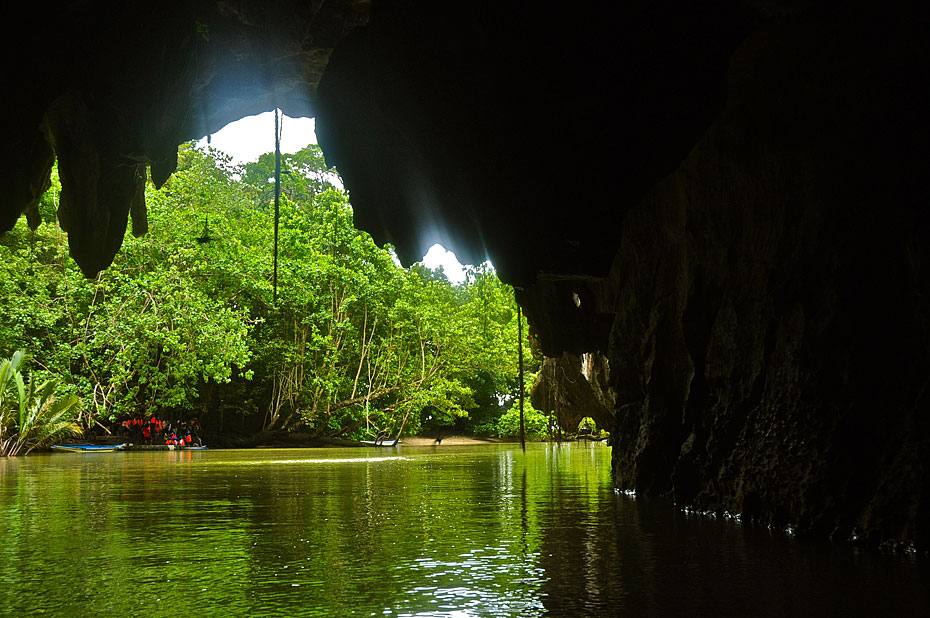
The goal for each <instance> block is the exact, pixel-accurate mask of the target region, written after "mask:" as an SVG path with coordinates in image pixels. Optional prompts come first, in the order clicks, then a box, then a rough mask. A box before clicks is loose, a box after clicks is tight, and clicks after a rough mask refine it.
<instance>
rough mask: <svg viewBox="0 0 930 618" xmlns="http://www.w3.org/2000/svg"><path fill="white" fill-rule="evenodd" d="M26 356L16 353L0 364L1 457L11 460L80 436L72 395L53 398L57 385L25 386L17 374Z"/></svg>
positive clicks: (75, 401)
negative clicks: (59, 441) (74, 417)
mask: <svg viewBox="0 0 930 618" xmlns="http://www.w3.org/2000/svg"><path fill="white" fill-rule="evenodd" d="M24 358H25V354H24V353H23V351H22V350H18V351H16V352H15V353H14V354H13V356H12V358H10V360H4V361H3V363H2V364H0V455H2V456H7V457H12V456H15V455H19V454H24V455H25V454H27V453H29V451H31V450H33V449H35V448H40V447H44V446H48V445H50V444H51V443H52V442H54V441H55V440H57V439H58V438H60V437H62V436H65V435H80V433H81V429H80V427H79V426H78V425H77V423H75V422H74V419H73V413H74V411H75V409H76V408H77V405H78V398H77V396H75V395H68V396H67V397H63V398H58V397H55V390H56V388H57V386H58V383H57V382H56V381H55V380H46V381H44V382H42V383H41V384H40V385H39V386H38V387H36V386H35V384H34V381H33V380H29V383H28V384H27V383H26V381H25V380H24V379H23V374H22V373H21V372H20V371H19V366H20V365H21V364H22V362H23V359H24Z"/></svg>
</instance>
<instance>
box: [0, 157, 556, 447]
mask: <svg viewBox="0 0 930 618" xmlns="http://www.w3.org/2000/svg"><path fill="white" fill-rule="evenodd" d="M273 166H274V157H273V155H263V156H262V157H260V158H259V160H258V161H256V162H254V163H249V164H246V165H244V166H239V165H233V164H232V163H231V162H230V160H229V159H228V158H227V157H226V156H225V155H222V154H221V153H218V152H216V151H212V150H206V151H204V150H199V149H196V148H194V147H193V146H192V145H188V146H186V147H184V148H182V150H181V153H180V155H179V166H178V171H177V172H176V173H175V174H174V175H173V176H172V177H171V179H170V180H169V181H168V182H167V183H166V185H165V186H164V187H163V188H162V189H161V190H158V191H156V190H155V189H154V188H153V187H151V186H149V187H148V188H147V191H146V202H147V206H148V213H149V214H148V216H149V232H148V233H147V234H146V235H145V236H143V237H140V238H135V237H133V236H131V235H130V234H128V233H127V236H126V238H125V241H124V243H123V248H122V250H121V251H120V252H119V254H118V255H117V257H116V260H115V261H114V263H113V265H112V266H111V267H110V268H109V269H107V270H106V271H104V272H102V273H100V274H99V275H98V276H97V277H96V278H95V279H87V278H85V277H84V276H82V275H81V273H80V271H79V270H78V269H77V267H76V265H75V264H74V262H73V261H72V260H71V259H70V258H69V257H68V248H67V237H66V234H65V233H64V232H63V231H62V230H61V229H60V228H59V227H58V225H57V222H56V209H57V204H58V196H59V193H60V185H59V184H58V182H57V178H53V185H52V188H51V189H50V190H49V191H48V192H47V193H46V195H45V196H44V197H43V199H42V202H41V205H40V213H41V215H42V223H41V224H40V226H39V227H38V229H36V230H35V231H31V230H29V228H28V227H27V226H26V223H25V221H24V220H21V221H20V222H19V223H18V224H17V226H16V227H15V228H14V229H13V230H12V231H11V232H9V233H7V234H6V235H4V237H3V238H2V239H0V262H2V264H3V269H4V273H3V276H2V277H0V315H2V316H3V319H2V320H0V358H10V357H11V356H12V354H13V353H14V351H16V350H26V351H27V353H28V356H29V358H30V367H31V371H32V372H33V373H34V374H35V379H37V380H38V379H50V378H55V379H57V380H59V381H60V382H61V386H60V387H59V393H60V394H61V395H62V396H66V395H69V394H73V395H77V396H78V398H79V399H80V401H81V405H80V406H75V409H76V410H79V412H77V418H76V419H75V420H76V421H78V422H79V423H80V424H81V425H83V426H84V427H91V426H93V425H94V424H95V423H98V422H101V423H102V422H104V421H112V420H118V419H121V418H126V417H130V416H140V415H142V416H145V415H151V414H158V415H159V416H161V417H176V418H184V417H193V416H196V417H198V418H200V419H201V420H202V423H203V424H212V425H213V426H214V427H215V428H219V427H225V428H226V429H227V430H235V429H238V430H243V431H257V430H260V429H281V430H300V431H305V432H309V433H313V434H316V435H320V436H343V437H352V438H365V437H370V436H388V435H390V436H394V435H398V434H400V433H401V432H403V433H408V434H409V433H414V432H436V431H440V430H443V428H446V429H445V431H461V432H468V433H475V434H479V435H502V434H503V435H512V434H513V433H514V432H515V429H514V427H515V425H516V424H515V422H514V418H515V414H516V407H515V397H516V389H517V377H518V376H517V372H518V367H517V347H516V346H517V311H516V306H515V304H514V300H513V292H512V290H511V289H510V288H509V286H506V285H504V284H503V283H501V281H500V280H499V279H498V278H497V276H496V275H495V273H494V271H493V269H492V268H491V267H490V266H489V265H487V264H485V265H481V266H478V267H475V268H470V269H468V271H467V273H466V280H465V281H464V282H463V283H461V284H459V285H453V284H452V283H450V282H449V280H448V279H447V278H446V276H445V274H444V273H443V272H442V270H441V269H439V270H430V269H428V268H426V267H424V266H422V265H414V266H412V267H410V268H406V269H405V268H402V267H401V266H400V265H399V264H398V263H397V261H396V259H395V258H394V257H393V253H392V250H391V248H390V247H386V248H380V247H378V246H377V245H375V243H374V242H373V241H372V239H371V238H370V236H368V234H366V233H364V232H360V231H359V230H357V229H355V228H354V226H353V224H352V208H351V205H350V203H349V198H348V196H347V194H346V193H345V192H344V191H342V190H341V189H340V188H339V187H340V186H341V183H339V181H338V176H337V175H336V172H335V170H332V169H328V168H327V167H326V165H325V163H324V159H323V156H322V153H321V152H320V150H319V148H318V147H317V146H309V147H307V148H305V149H303V150H301V151H300V152H298V153H296V154H293V155H283V169H284V174H282V192H281V199H280V230H279V256H278V278H277V301H276V302H275V301H274V297H273V289H272V279H273V277H272V273H273V255H272V247H273V233H274V208H273V195H274V186H273ZM525 331H526V329H525V328H524V332H525ZM525 351H526V352H527V359H528V361H527V365H528V366H527V368H526V370H527V372H528V373H532V372H534V371H536V369H537V368H538V361H536V360H534V358H533V356H532V355H530V354H529V351H530V349H529V347H528V346H527V347H526V348H525ZM526 380H527V384H532V375H528V376H527V377H526ZM527 415H528V417H529V418H530V422H529V425H530V427H531V428H532V430H533V432H534V433H537V434H538V433H542V432H544V429H545V427H546V422H545V419H543V418H542V417H541V416H540V415H539V414H538V413H537V412H536V411H535V410H532V408H531V407H530V406H529V402H528V399H527Z"/></svg>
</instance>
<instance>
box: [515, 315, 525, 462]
mask: <svg viewBox="0 0 930 618" xmlns="http://www.w3.org/2000/svg"><path fill="white" fill-rule="evenodd" d="M517 337H518V338H519V339H520V340H519V341H518V342H517V359H518V361H519V364H520V446H521V447H523V452H524V453H525V452H526V426H525V425H524V424H523V311H522V310H521V309H520V305H517Z"/></svg>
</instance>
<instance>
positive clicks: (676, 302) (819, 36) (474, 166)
mask: <svg viewBox="0 0 930 618" xmlns="http://www.w3.org/2000/svg"><path fill="white" fill-rule="evenodd" d="M854 5H855V3H853V4H851V5H849V6H845V5H841V4H837V3H823V2H815V1H809V2H808V1H805V0H798V1H791V0H772V1H769V2H763V1H757V0H715V1H713V2H709V3H692V2H685V1H684V0H657V1H646V0H641V1H639V0H638V1H632V2H623V3H602V4H596V5H593V6H588V5H585V6H569V5H565V6H562V7H559V8H558V10H547V9H544V8H543V7H542V6H541V5H538V6H537V5H527V4H526V3H520V2H515V1H511V0H504V1H499V2H473V3H459V4H456V5H448V4H447V3H437V2H427V1H416V2H413V1H411V2H402V1H398V0H384V1H370V2H369V1H367V0H326V1H318V2H296V1H292V0H278V1H275V2H257V1H254V0H241V1H239V2H227V1H225V0H189V1H186V2H159V1H155V2H148V3H125V2H63V3H60V4H56V5H55V6H54V8H49V7H48V6H45V5H38V4H32V5H22V6H21V7H18V8H20V9H22V13H21V16H20V17H18V18H17V25H18V27H17V30H18V31H19V32H20V33H21V36H10V37H7V38H6V39H5V40H4V42H3V43H2V45H3V54H4V65H3V73H4V83H5V89H4V90H5V96H4V97H3V106H4V110H3V111H4V113H3V114H2V115H0V122H2V123H3V125H4V131H3V134H4V136H5V140H4V147H3V149H2V154H0V157H2V165H0V195H3V196H4V200H3V202H2V208H0V230H8V229H10V228H11V227H12V225H13V224H14V223H15V222H16V220H17V219H18V218H19V217H20V216H21V215H22V214H23V213H25V214H26V216H27V217H28V218H29V220H30V222H31V223H33V224H35V223H37V207H36V204H37V200H38V197H39V196H40V195H41V194H42V192H43V191H44V190H45V188H47V187H48V183H49V170H50V169H51V165H52V163H53V161H54V160H55V158H56V157H57V159H58V163H59V172H60V178H61V182H62V186H63V189H62V194H61V203H60V209H59V221H60V224H61V225H62V227H63V228H64V229H65V230H66V231H67V232H68V234H69V242H70V246H71V254H72V257H73V258H74V259H75V260H76V261H77V263H78V264H79V265H80V266H81V268H82V269H83V271H84V272H85V274H87V275H88V276H93V275H95V274H96V273H97V272H98V271H100V270H101V269H104V268H106V267H107V266H108V265H109V264H110V262H111V261H112V259H113V257H114V255H115V254H116V252H117V251H118V250H119V246H120V243H121V241H122V238H123V234H124V232H125V230H126V226H127V224H128V223H129V221H130V220H131V225H132V229H133V232H134V233H137V234H143V233H145V231H146V229H147V222H146V216H145V203H144V192H143V187H144V183H145V181H146V178H150V179H151V180H152V181H153V182H154V183H155V184H156V185H157V186H160V185H161V184H162V183H164V182H165V180H166V179H167V178H168V177H169V176H170V174H171V173H172V172H173V170H174V169H175V166H176V163H177V146H178V144H180V143H183V142H185V141H188V140H190V139H196V138H199V137H200V136H203V135H206V134H208V133H212V132H215V131H216V130H218V129H219V128H221V127H222V126H224V125H225V124H227V123H229V122H231V121H233V120H236V119H238V118H241V117H243V116H246V115H251V114H255V113H259V112H262V111H267V110H270V109H273V108H275V107H279V108H281V109H282V110H283V111H284V112H285V113H286V114H287V115H289V116H310V117H315V118H316V122H317V134H318V137H319V141H320V145H321V147H322V149H323V151H324V153H325V155H326V157H327V161H328V163H330V164H332V165H335V166H336V167H337V169H338V170H339V172H340V174H341V175H342V177H343V178H344V180H345V183H346V187H347V188H348V190H349V192H350V194H351V199H352V204H353V207H354V211H355V218H356V223H357V226H358V227H359V228H360V229H363V230H365V231H367V232H369V233H370V234H371V235H372V236H373V238H374V239H375V240H376V242H378V243H385V242H390V243H392V244H393V245H394V246H395V247H396V250H397V252H398V255H399V257H400V258H401V260H402V261H403V262H404V263H405V264H409V263H412V262H414V261H416V260H418V259H419V257H420V256H422V255H423V253H424V251H425V250H426V249H427V248H428V247H429V246H430V245H431V244H433V242H436V241H437V240H441V241H442V242H443V244H444V245H445V246H447V247H448V248H450V249H452V250H454V251H455V252H456V253H457V254H458V255H459V256H460V259H461V261H463V262H469V263H478V262H480V261H483V260H484V259H485V258H487V257H489V258H490V259H491V260H492V261H493V263H494V264H495V267H496V268H497V271H498V273H499V275H500V277H501V278H502V280H504V281H505V282H507V283H509V284H512V285H513V286H514V287H515V289H516V291H517V297H518V301H519V302H520V304H521V305H522V306H523V308H524V310H525V312H526V314H527V316H528V319H529V320H530V323H531V326H532V328H533V331H534V333H535V335H536V337H537V338H538V340H539V342H540V345H541V347H542V349H543V351H544V353H545V354H546V356H547V357H548V358H549V359H550V360H551V362H562V363H564V368H566V370H571V371H578V367H580V366H581V363H580V362H578V361H576V360H574V359H576V358H577V357H578V355H581V354H583V353H594V354H597V355H598V358H599V359H601V360H599V361H598V362H599V363H600V364H599V365H598V366H599V367H601V368H602V370H601V371H600V372H599V373H598V376H599V377H598V378H597V379H596V380H594V381H593V382H590V383H589V387H590V389H591V392H590V393H588V394H586V395H585V397H589V399H590V398H593V399H590V400H591V401H594V400H597V401H600V402H601V404H604V410H603V412H602V413H603V414H604V415H606V418H607V421H608V422H609V423H610V424H611V426H612V427H613V433H612V446H613V468H614V469H613V474H614V481H615V483H616V484H617V486H618V487H620V488H622V489H631V490H636V491H638V492H641V493H643V494H649V495H661V496H670V497H672V498H673V499H674V500H675V502H676V503H678V504H691V505H695V506H698V507H700V508H708V509H714V510H721V511H723V510H725V511H728V512H731V513H741V514H742V515H743V516H744V518H746V519H748V520H753V521H759V522H761V523H765V524H772V525H779V526H784V525H790V526H792V527H794V528H795V529H797V530H802V531H810V532H813V533H815V534H818V535H821V536H823V537H828V538H832V539H835V540H841V541H844V540H848V539H852V538H855V539H858V540H859V542H866V543H875V544H879V543H892V544H904V545H907V546H917V547H926V546H927V537H928V534H930V476H928V464H930V461H928V459H930V421H928V411H930V324H928V320H930V317H928V316H930V310H928V304H930V285H928V279H930V277H928V264H930V259H928V258H930V255H928V249H927V246H928V245H927V239H928V238H930V236H928V231H930V225H928V215H927V205H928V199H927V198H928V197H930V196H928V188H927V182H926V177H927V169H928V163H930V156H928V137H930V135H928V113H927V110H930V97H928V95H927V84H928V83H930V60H928V59H930V53H928V52H930V49H928V37H927V36H926V32H927V31H928V30H927V26H928V25H930V19H928V12H930V6H928V5H927V3H920V2H910V3H909V2H887V3H883V4H882V5H881V6H872V7H870V8H869V9H868V11H865V10H860V9H858V8H857V7H856V6H854ZM437 234H439V236H437ZM559 359H562V360H561V361H559ZM547 362H550V361H547ZM589 377H590V376H589ZM605 402H609V403H605ZM592 405H593V404H592Z"/></svg>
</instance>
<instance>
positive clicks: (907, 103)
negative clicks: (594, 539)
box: [601, 27, 930, 546]
mask: <svg viewBox="0 0 930 618" xmlns="http://www.w3.org/2000/svg"><path fill="white" fill-rule="evenodd" d="M869 36H872V37H875V38H872V39H871V40H869V39H866V40H867V41H868V43H869V45H868V46H867V47H868V49H865V50H864V49H863V48H862V46H861V45H860V44H861V42H862V39H863V37H869ZM854 42H855V44H853V43H854ZM886 43H887V41H885V40H881V39H880V37H879V35H878V34H877V33H875V32H867V31H866V32H864V31H856V30H850V31H848V32H836V31H831V32H824V31H818V30H817V29H806V28H794V27H785V28H781V29H773V30H772V31H769V32H759V33H757V34H755V35H753V36H751V37H749V38H748V39H747V40H746V41H745V42H744V43H743V45H742V46H741V47H740V48H739V49H738V50H737V52H736V54H735V55H734V58H733V60H732V64H731V70H730V77H729V84H730V96H729V100H728V104H727V107H726V109H725V110H724V112H723V113H722V114H721V115H720V117H719V118H718V119H717V120H716V122H715V123H714V124H713V125H712V126H711V128H710V129H709V130H708V131H707V133H706V134H705V136H704V137H703V138H702V139H701V140H700V142H699V143H698V144H697V145H696V146H695V148H694V149H693V150H692V152H691V153H690V154H689V155H688V157H687V158H686V159H685V160H684V162H683V163H682V165H681V166H680V167H679V168H678V170H677V171H675V172H674V173H673V174H671V175H669V176H668V177H666V178H665V179H664V180H663V181H662V182H660V183H659V184H658V185H657V186H656V187H655V189H654V190H653V191H651V192H650V193H649V195H648V196H647V197H646V198H645V199H644V200H643V201H642V202H641V203H640V204H639V206H638V207H637V208H635V209H634V210H633V211H632V212H630V213H629V214H628V215H627V216H626V217H625V218H624V220H623V222H622V224H621V225H620V226H618V233H619V234H621V237H622V241H621V246H620V249H619V252H618V254H617V256H616V259H615V261H614V265H613V268H612V271H611V273H610V276H609V278H608V280H607V283H606V290H605V292H604V298H603V300H602V301H601V302H602V304H606V305H608V306H610V307H613V308H614V309H615V311H616V313H615V319H614V322H613V327H612V330H611V334H610V339H609V346H608V358H609V361H610V367H611V371H612V377H611V380H612V385H613V387H614V389H615V391H616V393H617V397H618V398H617V410H616V412H617V422H616V427H615V430H614V435H613V436H612V439H613V442H614V459H613V466H614V478H615V481H616V483H617V485H618V486H619V487H621V488H625V489H634V490H637V491H640V492H644V493H648V494H659V495H670V496H672V497H673V498H674V499H675V501H676V502H677V503H679V504H682V505H684V504H691V505H696V506H698V507H702V508H709V509H716V510H723V511H728V512H731V513H734V514H742V515H743V516H744V517H746V518H748V519H752V520H756V521H759V522H762V523H766V524H775V525H790V526H792V527H794V528H796V529H799V530H804V531H814V532H817V533H820V534H824V535H829V536H832V537H833V538H839V539H860V540H868V541H875V542H880V541H888V540H892V541H903V542H907V543H916V544H918V545H924V546H926V544H927V542H928V536H927V535H928V534H930V512H928V511H930V477H928V474H927V473H928V457H930V446H928V443H930V440H928V436H930V390H928V386H930V353H928V351H930V330H928V316H930V305H928V303H930V293H928V292H930V271H928V265H930V261H928V258H930V255H928V253H930V244H928V239H930V218H928V215H927V210H926V208H927V204H928V203H930V201H928V197H930V194H928V190H927V185H926V183H925V182H924V181H923V180H921V179H920V178H921V173H920V172H919V169H918V168H919V167H920V166H921V165H922V163H919V162H920V161H926V160H927V159H926V155H927V144H928V143H930V142H928V140H927V138H928V137H930V134H928V131H927V126H928V125H927V117H926V114H925V113H924V112H921V111H919V110H921V109H924V110H926V109H928V107H927V104H928V103H930V100H928V99H926V97H925V96H922V95H920V94H918V93H916V91H912V90H910V89H909V88H908V86H907V81H906V80H907V79H912V77H908V76H909V75H910V76H913V75H924V76H925V75H926V67H925V66H924V65H923V64H922V63H921V61H920V60H919V59H918V57H917V56H914V55H911V51H912V50H910V49H907V48H901V47H898V48H894V47H892V46H889V45H887V44H886ZM889 84H891V85H896V86H899V87H900V88H904V89H908V96H907V97H902V96H900V95H901V94H902V93H901V92H900V91H899V92H896V91H895V90H894V89H892V90H890V91H889V89H888V86H889ZM915 144H917V146H916V148H917V150H918V152H919V153H920V156H918V157H916V158H912V156H911V155H913V153H914V152H915V150H914V149H915Z"/></svg>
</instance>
